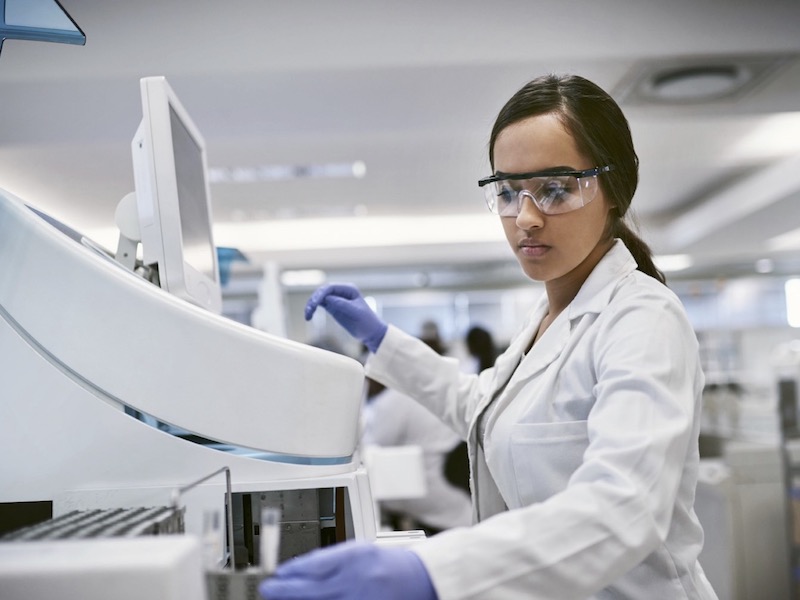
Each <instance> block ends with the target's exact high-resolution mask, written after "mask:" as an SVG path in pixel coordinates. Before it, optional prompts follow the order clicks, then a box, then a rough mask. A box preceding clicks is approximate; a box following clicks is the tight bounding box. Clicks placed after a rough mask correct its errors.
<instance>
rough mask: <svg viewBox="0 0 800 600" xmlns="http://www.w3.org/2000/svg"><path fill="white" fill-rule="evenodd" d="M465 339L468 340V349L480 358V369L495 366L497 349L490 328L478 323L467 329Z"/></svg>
mask: <svg viewBox="0 0 800 600" xmlns="http://www.w3.org/2000/svg"><path fill="white" fill-rule="evenodd" d="M465 340H466V342H467V351H468V352H469V353H470V355H472V356H474V357H475V358H477V359H478V369H479V370H480V371H483V370H484V369H488V368H489V367H493V366H494V361H495V359H496V358H497V350H496V348H495V345H494V339H492V334H491V333H489V331H488V330H486V329H484V328H483V327H479V326H477V325H476V326H474V327H472V328H470V330H469V331H467V335H466V338H465Z"/></svg>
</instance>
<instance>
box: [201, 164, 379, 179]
mask: <svg viewBox="0 0 800 600" xmlns="http://www.w3.org/2000/svg"><path fill="white" fill-rule="evenodd" d="M366 174H367V166H366V165H365V164H364V162H363V161H360V160H357V161H355V162H347V163H325V164H321V165H261V166H255V167H247V166H240V167H212V168H210V169H209V170H208V180H209V181H210V182H211V183H256V182H259V181H287V180H292V179H320V178H322V179H342V178H350V177H354V178H356V179H362V178H363V177H364V176H365V175H366Z"/></svg>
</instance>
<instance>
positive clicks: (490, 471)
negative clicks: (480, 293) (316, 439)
mask: <svg viewBox="0 0 800 600" xmlns="http://www.w3.org/2000/svg"><path fill="white" fill-rule="evenodd" d="M546 312H547V298H546V296H545V297H543V298H542V300H541V301H540V302H539V304H538V305H537V306H536V307H535V308H534V310H533V311H532V312H531V315H530V318H529V319H528V320H527V322H526V323H525V324H524V326H523V327H522V330H521V332H520V333H519V335H517V336H516V337H515V338H514V339H513V340H512V342H511V344H510V346H509V348H508V350H507V351H506V352H504V353H503V355H501V356H500V357H499V358H498V360H497V363H496V365H495V367H494V368H493V369H488V370H486V371H484V372H483V373H481V374H480V376H476V375H468V374H465V373H463V372H461V371H460V369H459V366H458V364H457V363H456V362H455V361H453V360H452V359H448V358H445V357H439V356H438V355H437V354H436V353H434V352H432V351H430V349H428V348H427V346H425V344H423V343H421V342H419V341H418V340H416V339H414V338H412V337H411V336H408V335H406V334H404V333H402V332H401V331H399V330H398V329H396V328H394V327H390V328H389V331H388V332H387V334H386V337H385V338H384V340H383V342H382V343H381V345H380V347H379V349H378V352H377V353H376V354H375V355H373V356H372V357H371V358H370V360H369V361H368V363H367V373H368V375H369V376H370V377H372V378H374V379H376V380H378V381H380V382H382V383H384V384H385V385H387V386H389V387H392V388H396V389H399V390H401V391H403V392H404V393H406V394H408V395H410V396H412V397H414V398H415V399H417V400H418V401H420V402H422V403H423V404H424V405H425V406H427V407H428V408H429V409H430V410H431V411H432V412H434V413H435V414H437V415H439V416H440V418H442V419H443V420H444V421H445V422H447V423H448V424H450V426H451V427H453V428H454V429H455V430H456V431H457V432H459V433H460V434H461V435H463V436H464V437H465V438H466V439H467V442H468V445H469V450H470V470H471V485H472V490H473V515H474V518H475V519H476V521H478V524H476V525H475V526H473V527H469V528H459V529H452V530H449V531H446V532H443V533H441V534H439V535H437V536H435V537H434V538H431V539H429V540H425V541H424V542H422V543H420V544H419V545H417V546H415V547H414V550H415V551H416V552H417V554H418V555H419V556H420V558H421V559H422V561H423V562H424V564H425V565H426V567H427V569H428V571H429V573H430V575H431V578H432V580H433V582H434V585H435V587H436V590H437V593H438V594H439V598H440V600H451V599H462V598H476V599H477V598H480V599H482V600H488V599H493V598H497V599H502V600H515V599H525V600H531V599H538V598H541V599H547V600H554V599H576V600H578V599H580V600H583V599H585V598H590V597H591V598H597V599H611V598H614V599H620V598H626V599H630V600H649V599H651V598H652V599H658V600H662V599H663V600H673V599H678V598H690V599H702V600H708V599H713V598H716V595H715V593H714V591H713V590H712V588H711V586H710V584H709V583H708V580H707V579H706V577H705V574H704V573H703V571H702V568H701V567H700V565H699V563H698V562H697V555H698V554H699V552H700V549H701V547H702V542H703V533H702V529H701V527H700V524H699V522H698V519H697V516H696V515H695V512H694V508H693V503H694V495H695V486H696V483H697V472H698V464H699V453H698V443H697V440H698V435H699V425H700V408H701V407H700V399H701V392H702V388H703V374H702V372H701V369H700V365H699V356H698V344H697V340H696V337H695V335H694V332H693V330H692V328H691V326H690V324H689V323H688V320H687V318H686V315H685V312H684V310H683V307H682V306H681V304H680V301H679V300H678V299H677V297H676V296H675V295H674V294H673V293H672V292H671V291H670V290H669V289H668V288H667V287H666V286H664V285H662V284H660V283H659V282H657V281H656V280H655V279H652V278H651V277H648V276H647V275H644V274H643V273H641V272H639V271H637V270H636V263H635V261H634V259H633V257H632V256H631V254H630V252H629V251H628V250H627V248H626V247H625V246H624V244H623V243H622V242H621V241H619V240H618V241H617V242H616V243H615V245H614V246H613V247H612V248H611V250H609V252H608V253H607V254H606V256H604V257H603V259H602V260H601V261H600V263H599V264H598V265H597V267H596V268H595V269H594V271H593V272H592V274H591V275H590V276H589V278H588V279H587V280H586V282H585V283H584V285H583V287H582V288H581V290H580V291H579V292H578V294H577V296H576V297H575V298H574V300H573V301H572V303H571V304H570V305H569V306H568V307H567V308H566V309H565V310H564V311H563V312H562V313H561V314H560V315H559V316H558V318H557V319H556V320H555V321H554V322H553V323H552V324H551V325H550V327H549V328H548V329H547V331H546V332H545V333H544V335H543V336H542V337H541V338H540V339H539V341H537V342H536V344H535V345H534V346H533V348H532V349H531V351H530V352H529V353H528V354H527V355H523V353H524V351H525V350H526V348H527V347H528V345H529V344H530V341H531V340H532V339H533V336H534V334H535V332H536V330H537V329H538V326H539V323H540V321H541V320H542V318H543V317H544V315H545V314H546ZM506 382H507V384H506ZM504 384H505V385H504ZM495 394H498V395H497V399H496V402H495V404H494V406H493V407H492V410H490V411H489V412H488V413H487V414H488V418H487V422H486V432H485V438H484V441H483V448H481V446H480V445H479V444H478V440H477V436H478V427H477V424H478V417H479V416H480V415H481V413H482V412H483V411H484V410H485V409H486V407H487V405H489V404H490V402H491V399H492V397H493V396H495ZM484 449H485V453H484ZM506 507H508V509H510V510H506Z"/></svg>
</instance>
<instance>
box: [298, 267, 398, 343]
mask: <svg viewBox="0 0 800 600" xmlns="http://www.w3.org/2000/svg"><path fill="white" fill-rule="evenodd" d="M318 306H321V307H322V308H324V309H325V310H327V311H328V312H329V313H330V315H331V316H332V317H333V318H334V319H335V320H336V322H337V323H339V325H341V326H342V327H344V328H345V330H346V331H347V333H349V334H350V335H352V336H353V337H354V338H356V339H357V340H359V341H361V342H362V343H363V344H364V345H365V346H366V347H367V349H369V351H370V352H375V351H377V350H378V346H380V344H381V342H382V341H383V336H385V335H386V330H387V329H388V326H387V325H386V323H384V322H383V321H382V320H381V319H380V317H378V315H376V314H375V313H374V312H373V311H372V309H371V308H370V307H369V306H367V303H366V302H365V301H364V297H363V296H362V295H361V292H360V291H358V288H357V287H356V286H354V285H350V284H345V283H332V284H328V285H323V286H322V287H320V288H317V290H316V291H315V292H314V293H313V294H311V297H310V298H309V299H308V302H307V303H306V312H305V315H306V321H309V320H310V319H311V317H312V316H313V315H314V311H316V310H317V307H318Z"/></svg>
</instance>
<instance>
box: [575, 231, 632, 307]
mask: <svg viewBox="0 0 800 600" xmlns="http://www.w3.org/2000/svg"><path fill="white" fill-rule="evenodd" d="M636 268H637V265H636V260H635V259H634V258H633V255H632V254H631V253H630V250H628V248H627V247H626V246H625V244H624V243H623V242H622V240H619V239H617V240H614V245H613V246H611V248H610V249H609V251H608V252H606V254H605V256H603V258H601V259H600V262H599V263H597V266H596V267H595V268H594V270H593V271H592V272H591V273H590V274H589V277H587V278H586V281H584V282H583V285H582V286H581V289H580V290H578V294H577V295H576V296H575V298H573V300H572V302H570V304H569V306H568V307H567V311H566V312H567V316H568V320H569V321H570V322H571V321H572V320H573V319H575V318H577V317H580V316H582V315H584V314H586V313H599V312H600V311H602V310H603V308H605V307H606V306H607V305H608V303H609V302H610V301H611V295H612V294H613V293H614V290H615V289H616V287H617V283H618V282H619V281H620V280H621V279H622V278H623V277H626V276H627V275H629V274H630V273H633V272H634V271H635V270H636Z"/></svg>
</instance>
